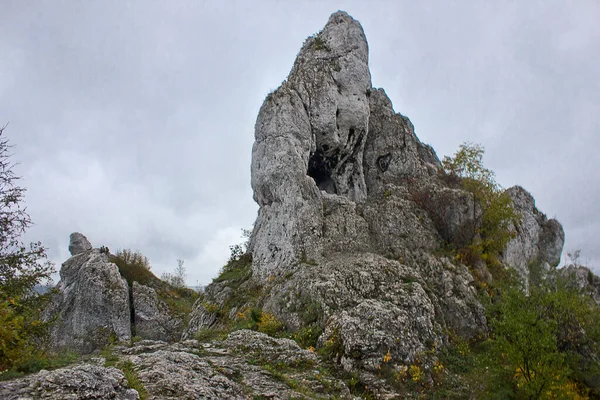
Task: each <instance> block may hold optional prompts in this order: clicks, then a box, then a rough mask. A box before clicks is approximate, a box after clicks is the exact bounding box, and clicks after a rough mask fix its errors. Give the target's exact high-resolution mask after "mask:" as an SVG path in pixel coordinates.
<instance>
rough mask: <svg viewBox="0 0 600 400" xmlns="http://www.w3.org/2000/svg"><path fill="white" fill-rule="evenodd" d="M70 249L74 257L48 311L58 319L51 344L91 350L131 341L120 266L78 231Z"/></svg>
mask: <svg viewBox="0 0 600 400" xmlns="http://www.w3.org/2000/svg"><path fill="white" fill-rule="evenodd" d="M69 250H70V251H71V254H72V255H73V256H72V257H71V258H69V259H68V260H67V261H65V262H64V263H63V265H62V267H61V269H60V282H59V283H58V294H57V295H56V297H55V298H54V299H53V302H52V304H51V306H50V309H49V310H48V311H47V314H48V316H49V317H51V318H56V322H55V323H54V324H53V326H52V330H51V335H50V337H51V343H52V345H53V346H54V347H56V348H61V347H64V348H67V349H69V350H73V351H78V352H82V353H88V352H91V351H93V350H94V349H97V348H100V347H104V346H105V345H107V344H108V343H110V342H111V341H129V340H131V321H130V320H131V312H130V306H129V287H128V286H127V281H126V280H125V279H124V278H123V277H122V276H121V275H120V274H119V269H118V268H117V266H116V265H115V264H113V263H111V262H109V261H108V254H107V253H106V252H104V251H101V250H100V249H93V248H92V246H91V244H90V243H89V241H88V240H87V239H86V238H85V236H83V235H81V234H79V233H74V234H72V235H71V243H70V244H69Z"/></svg>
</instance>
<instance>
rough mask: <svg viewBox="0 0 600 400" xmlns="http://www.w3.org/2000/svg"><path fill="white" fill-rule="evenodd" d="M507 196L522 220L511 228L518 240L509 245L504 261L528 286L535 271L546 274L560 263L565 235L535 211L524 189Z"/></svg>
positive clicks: (531, 199)
mask: <svg viewBox="0 0 600 400" xmlns="http://www.w3.org/2000/svg"><path fill="white" fill-rule="evenodd" d="M507 192H508V194H509V195H510V197H511V199H512V200H513V204H514V207H515V209H516V211H517V213H518V214H519V215H520V217H521V220H520V221H519V223H518V224H517V225H516V226H513V227H512V229H513V230H514V232H515V234H516V236H515V238H514V239H512V240H511V241H510V242H509V243H508V245H507V247H506V250H505V251H504V254H503V255H502V258H503V261H504V262H505V263H506V264H507V265H510V266H511V267H513V268H515V269H516V270H517V272H518V273H519V275H520V276H521V277H522V279H523V281H524V282H525V283H526V284H527V282H528V279H529V275H530V269H531V268H532V267H536V268H541V269H542V270H547V269H548V268H550V267H556V266H557V265H558V264H559V263H560V255H561V253H562V249H563V245H564V242H565V233H564V231H563V228H562V225H561V224H560V223H559V222H558V221H556V220H554V219H550V220H549V219H548V218H546V216H545V215H544V214H543V213H541V212H540V211H539V210H538V209H537V208H536V207H535V200H534V199H533V196H531V194H529V192H527V191H526V190H525V189H523V188H522V187H520V186H513V187H511V188H509V189H507Z"/></svg>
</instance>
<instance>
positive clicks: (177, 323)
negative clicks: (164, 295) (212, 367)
mask: <svg viewBox="0 0 600 400" xmlns="http://www.w3.org/2000/svg"><path fill="white" fill-rule="evenodd" d="M131 295H132V300H133V302H132V304H133V323H134V326H135V335H136V336H139V337H141V338H144V339H151V340H164V341H167V342H173V341H177V340H179V338H180V337H181V334H182V332H183V326H184V323H183V321H182V320H181V319H179V318H176V317H173V316H172V315H171V313H170V312H169V306H168V305H167V304H165V303H164V302H163V301H161V300H159V298H158V295H157V294H156V290H154V289H153V288H151V287H148V286H144V285H140V284H139V283H138V282H133V285H132V287H131Z"/></svg>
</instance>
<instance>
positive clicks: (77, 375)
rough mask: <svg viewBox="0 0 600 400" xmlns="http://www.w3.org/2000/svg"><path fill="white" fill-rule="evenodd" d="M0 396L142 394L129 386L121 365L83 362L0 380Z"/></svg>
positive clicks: (20, 399) (125, 398)
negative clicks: (104, 365) (100, 364)
mask: <svg viewBox="0 0 600 400" xmlns="http://www.w3.org/2000/svg"><path fill="white" fill-rule="evenodd" d="M0 398H2V399H5V400H28V399H48V400H64V399H78V400H79V399H81V400H83V399H85V400H104V399H114V400H137V399H139V394H138V392H137V391H135V390H134V389H129V388H128V384H127V380H126V379H125V376H124V375H123V373H122V372H121V371H119V370H118V369H116V368H112V367H111V368H104V367H100V366H97V365H91V364H81V365H75V366H73V367H69V368H60V369H57V370H54V371H45V370H42V371H40V372H38V373H37V374H34V375H29V376H27V377H25V378H21V379H16V380H14V381H10V382H0Z"/></svg>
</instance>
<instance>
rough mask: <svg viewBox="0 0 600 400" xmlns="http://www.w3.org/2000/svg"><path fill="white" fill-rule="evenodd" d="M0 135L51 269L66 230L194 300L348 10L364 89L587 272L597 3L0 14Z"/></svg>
mask: <svg viewBox="0 0 600 400" xmlns="http://www.w3.org/2000/svg"><path fill="white" fill-rule="evenodd" d="M0 7H1V9H2V11H1V13H0V54H1V56H0V57H1V58H0V59H1V61H0V124H4V123H7V122H8V123H9V125H8V128H7V129H6V131H5V135H6V136H7V137H8V139H9V140H10V141H11V142H12V143H13V144H15V145H16V148H15V149H14V153H15V155H14V161H17V162H19V163H20V165H19V166H18V169H17V171H18V173H19V174H21V175H22V176H23V182H22V183H23V185H24V186H26V187H27V189H28V192H27V198H26V199H27V207H28V211H29V213H30V214H31V216H32V219H33V220H34V222H35V224H36V225H35V226H34V227H33V228H32V229H30V231H29V232H28V234H27V238H26V239H27V240H29V241H32V240H41V241H42V242H43V243H44V244H45V245H46V246H47V247H48V248H49V254H50V258H51V259H52V260H53V261H55V262H56V263H57V264H58V265H60V263H61V262H62V261H64V260H65V259H67V258H68V256H69V254H68V251H67V246H68V237H69V234H70V233H71V232H74V231H79V232H82V233H84V234H85V235H86V236H87V237H88V238H89V239H90V240H91V242H92V244H94V246H96V247H99V246H101V245H106V246H108V247H109V248H110V249H111V250H113V251H114V250H116V249H119V248H131V249H134V250H139V251H141V252H142V253H143V254H145V255H146V256H147V257H149V259H150V261H151V263H152V265H153V270H154V271H155V272H156V273H157V274H158V275H160V273H162V272H163V271H171V270H172V269H174V267H175V266H176V265H177V264H176V259H178V258H181V259H184V260H185V265H186V267H187V270H188V284H190V285H194V284H196V283H197V282H199V283H200V284H206V283H208V282H210V280H211V278H212V277H213V276H215V275H216V274H217V272H218V270H219V268H220V267H221V266H222V265H223V263H224V262H225V260H226V259H227V257H228V255H229V249H228V246H229V245H230V244H233V243H237V242H240V241H241V239H240V230H241V229H242V228H249V227H250V226H251V225H252V223H253V222H254V219H255V217H256V212H257V206H256V204H255V203H254V202H253V200H252V191H251V188H250V155H251V147H252V142H253V127H254V122H255V119H256V115H257V113H258V110H259V107H260V105H261V103H262V101H263V99H264V97H265V95H266V94H267V93H268V92H269V91H270V90H272V89H275V88H276V87H277V86H278V85H279V84H280V83H281V81H283V80H284V79H285V78H286V76H287V74H288V72H289V71H290V69H291V66H292V63H293V61H294V58H295V56H296V54H297V52H298V50H299V49H300V47H301V45H302V42H303V41H304V39H305V38H306V37H307V36H309V35H311V34H313V33H315V32H317V31H319V30H320V29H321V28H322V27H323V25H324V24H325V23H326V22H327V19H328V17H329V15H330V14H331V13H332V12H334V11H336V10H338V9H343V10H345V11H348V12H349V13H350V14H351V15H352V16H353V17H355V18H356V19H358V20H359V21H360V22H361V23H362V25H363V27H364V30H365V33H366V35H367V38H368V40H369V47H370V65H371V74H372V79H373V85H374V86H375V87H383V88H384V89H385V90H386V92H387V93H388V95H389V96H390V98H391V99H392V101H393V103H394V106H395V109H396V111H397V112H400V113H402V114H404V115H406V116H408V117H409V118H410V119H411V120H412V122H413V123H414V125H415V129H416V133H417V135H418V136H419V137H420V138H421V140H422V141H424V142H426V143H429V144H431V145H433V147H434V148H435V149H436V151H437V153H438V155H439V156H440V158H441V157H442V156H443V155H450V154H452V153H453V152H454V151H455V150H456V148H457V147H458V145H459V144H460V143H462V142H465V141H471V142H476V143H480V144H482V145H484V146H485V148H486V156H485V159H484V161H485V163H486V165H487V166H488V167H490V168H491V169H493V170H495V171H496V174H497V178H498V181H499V182H500V183H501V184H502V185H503V186H505V187H509V186H512V185H514V184H519V185H522V186H524V187H525V188H526V189H528V190H529V191H530V192H531V193H532V194H533V195H534V197H535V198H536V201H537V205H538V207H539V208H540V209H541V210H542V211H543V212H545V213H546V214H547V215H548V216H549V217H555V218H557V219H558V220H559V221H560V222H561V223H562V224H563V226H564V228H565V231H566V236H567V242H566V245H565V250H570V249H581V250H582V258H583V260H584V261H586V260H587V261H588V263H589V264H590V265H591V266H592V267H593V268H594V269H595V270H596V271H600V240H599V239H598V238H600V207H599V206H598V204H600V172H599V170H600V157H599V156H598V147H599V145H600V123H599V118H600V67H599V65H600V24H599V23H598V21H600V3H599V2H598V1H597V0H590V1H586V0H578V1H562V2H560V1H527V2H522V1H505V2H502V1H497V2H493V4H492V2H480V1H471V2H460V1H456V2H448V1H441V0H440V1H430V2H414V1H389V2H385V1H369V2H367V1H360V2H359V1H356V2H352V1H316V0H315V1H293V2H292V1H289V2H288V1H282V0H280V1H262V2H261V1H247V0H246V1H239V2H234V1H201V0H197V1H185V0H173V1H168V0H164V1H151V0H145V1H142V0H140V1H123V0H112V1H111V0H103V1H100V0H71V1H61V0H53V1H49V0H46V1H42V0H38V1H35V0H31V1H23V0H0Z"/></svg>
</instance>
